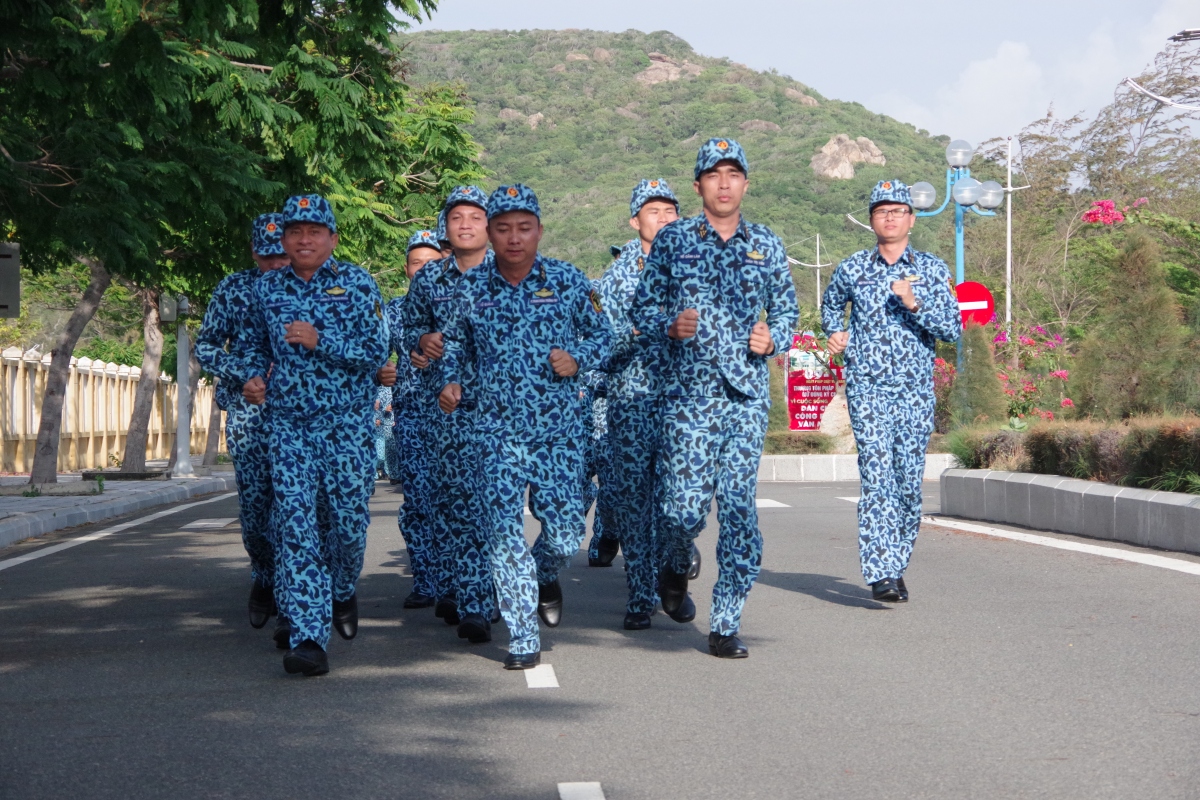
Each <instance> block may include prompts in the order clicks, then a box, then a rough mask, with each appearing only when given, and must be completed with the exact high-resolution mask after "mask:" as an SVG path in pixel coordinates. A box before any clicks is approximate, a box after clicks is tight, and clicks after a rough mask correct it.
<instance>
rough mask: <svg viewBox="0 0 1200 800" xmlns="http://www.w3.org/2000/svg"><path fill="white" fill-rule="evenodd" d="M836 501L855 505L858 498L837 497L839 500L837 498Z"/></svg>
mask: <svg viewBox="0 0 1200 800" xmlns="http://www.w3.org/2000/svg"><path fill="white" fill-rule="evenodd" d="M838 500H847V501H849V502H851V503H857V502H858V498H857V497H839V498H838Z"/></svg>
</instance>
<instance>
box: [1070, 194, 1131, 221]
mask: <svg viewBox="0 0 1200 800" xmlns="http://www.w3.org/2000/svg"><path fill="white" fill-rule="evenodd" d="M1080 219H1082V220H1083V221H1084V222H1087V223H1092V224H1096V225H1108V226H1112V225H1116V224H1117V223H1118V222H1124V221H1125V215H1124V214H1122V213H1121V212H1120V211H1117V204H1116V203H1115V202H1113V201H1112V200H1097V201H1095V202H1093V203H1092V207H1091V208H1089V209H1088V210H1087V211H1085V212H1083V215H1082V216H1081V217H1080Z"/></svg>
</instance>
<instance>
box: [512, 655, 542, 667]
mask: <svg viewBox="0 0 1200 800" xmlns="http://www.w3.org/2000/svg"><path fill="white" fill-rule="evenodd" d="M540 663H542V654H541V652H537V653H509V654H508V657H507V658H505V659H504V668H505V669H533V668H534V667H536V666H537V665H538V664H540Z"/></svg>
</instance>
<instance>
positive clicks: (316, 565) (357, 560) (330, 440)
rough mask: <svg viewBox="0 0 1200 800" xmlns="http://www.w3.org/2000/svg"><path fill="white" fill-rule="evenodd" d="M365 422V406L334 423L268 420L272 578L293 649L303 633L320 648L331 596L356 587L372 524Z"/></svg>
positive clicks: (369, 438) (370, 452)
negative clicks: (274, 539)
mask: <svg viewBox="0 0 1200 800" xmlns="http://www.w3.org/2000/svg"><path fill="white" fill-rule="evenodd" d="M372 427H373V425H372V420H371V416H370V413H369V412H367V413H360V414H358V415H356V416H350V417H349V418H346V419H344V420H338V421H337V424H333V423H332V422H331V421H329V420H320V419H315V420H314V419H305V420H296V419H289V420H280V419H277V418H276V419H272V424H271V437H270V442H271V454H272V464H271V467H272V468H271V478H272V482H273V483H274V487H275V504H274V506H273V509H272V523H273V525H274V528H275V530H276V531H277V534H278V537H279V549H278V551H277V553H276V577H277V580H278V581H279V583H280V584H281V585H282V590H283V591H282V593H283V596H284V598H285V600H284V606H283V607H284V612H285V613H286V615H287V618H288V620H289V621H290V622H291V625H292V639H291V644H292V646H293V647H295V646H296V645H298V644H300V643H301V642H303V641H304V640H306V639H311V640H312V641H314V642H316V643H317V644H319V645H320V646H321V647H325V646H326V645H327V644H328V643H329V633H330V626H331V623H332V614H333V606H332V603H333V601H334V600H336V601H339V602H341V601H345V600H349V599H350V597H351V596H352V595H353V594H354V592H355V586H356V584H357V582H358V576H359V574H360V573H361V572H362V566H363V555H364V553H365V551H366V546H367V527H368V526H369V525H370V523H371V512H370V508H369V506H368V502H369V497H370V491H369V488H368V480H367V479H368V478H369V476H370V474H371V470H372V468H373V467H374V447H373V445H374V442H373V438H374V437H373V431H372V430H371V428H372Z"/></svg>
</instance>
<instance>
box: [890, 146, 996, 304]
mask: <svg viewBox="0 0 1200 800" xmlns="http://www.w3.org/2000/svg"><path fill="white" fill-rule="evenodd" d="M974 156H975V148H973V147H971V145H970V144H968V143H967V142H964V141H963V140H962V139H955V140H954V141H953V142H951V143H950V146H949V147H947V148H946V162H947V163H948V164H949V165H950V166H949V168H947V170H946V199H945V200H943V201H942V204H941V205H940V206H939V207H938V209H937V210H936V211H929V210H928V209H930V208H933V204H934V203H936V202H937V189H935V188H933V184H931V183H927V182H926V181H921V182H919V183H916V184H913V186H912V189H911V191H912V200H913V206H914V207H915V208H916V209H917V216H918V217H936V216H937V215H938V214H941V213H942V212H943V211H945V210H946V206H947V205H949V204H950V200H951V199H953V200H954V283H955V284H959V283H962V282H963V281H964V280H966V278H965V277H964V275H963V219H964V218H965V217H966V214H967V211H968V210H969V211H971V212H972V213H975V214H978V215H979V216H981V217H994V216H996V212H995V211H992V210H991V209H993V208H999V206H1000V204H1001V203H1003V202H1004V187H1003V186H1001V185H1000V184H998V183H996V182H995V181H984V182H983V183H980V182H979V181H977V180H975V179H974V178H972V177H971V170H970V169H969V168H968V167H967V165H968V164H970V163H971V159H972V158H973V157H974Z"/></svg>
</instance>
